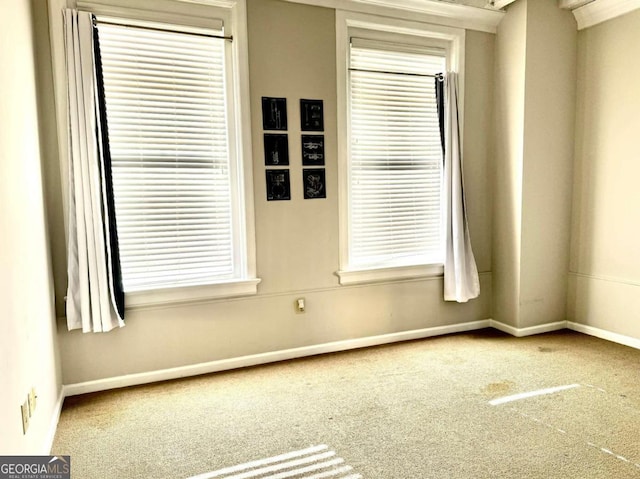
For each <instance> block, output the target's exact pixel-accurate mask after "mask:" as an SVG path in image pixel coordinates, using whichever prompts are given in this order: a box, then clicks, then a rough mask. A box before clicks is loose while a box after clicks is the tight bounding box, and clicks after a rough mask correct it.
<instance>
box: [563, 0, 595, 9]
mask: <svg viewBox="0 0 640 479" xmlns="http://www.w3.org/2000/svg"><path fill="white" fill-rule="evenodd" d="M594 1H595V0H558V7H560V8H562V9H563V10H573V9H574V8H578V7H581V6H583V5H585V4H587V3H591V2H594Z"/></svg>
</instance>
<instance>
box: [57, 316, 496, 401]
mask: <svg viewBox="0 0 640 479" xmlns="http://www.w3.org/2000/svg"><path fill="white" fill-rule="evenodd" d="M490 322H491V320H489V319H484V320H479V321H472V322H468V323H461V324H453V325H449V326H436V327H432V328H424V329H415V330H411V331H402V332H399V333H391V334H382V335H378V336H369V337H365V338H357V339H347V340H343V341H334V342H331V343H324V344H317V345H313V346H303V347H300V348H293V349H284V350H281V351H273V352H269V353H261V354H253V355H249V356H241V357H238V358H230V359H220V360H217V361H210V362H206V363H199V364H191V365H188V366H181V367H177V368H170V369H161V370H158V371H149V372H145V373H138V374H127V375H125V376H117V377H113V378H107V379H99V380H96V381H87V382H83V383H76V384H67V385H65V386H64V396H65V397H68V396H76V395H78V394H86V393H91V392H97V391H106V390H109V389H117V388H123V387H128V386H137V385H141V384H148V383H153V382H157V381H166V380H169V379H179V378H185V377H189V376H198V375H200V374H209V373H215V372H220V371H227V370H229V369H238V368H244V367H248V366H257V365H261V364H268V363H274V362H278V361H285V360H288V359H297V358H304V357H307V356H315V355H318V354H325V353H335V352H340V351H348V350H351V349H360V348H366V347H370V346H379V345H382V344H390V343H396V342H400V341H410V340H413V339H423V338H429V337H432V336H441V335H444V334H452V333H461V332H465V331H475V330H478V329H483V328H488V327H489V326H490Z"/></svg>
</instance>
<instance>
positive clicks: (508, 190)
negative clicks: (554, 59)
mask: <svg viewBox="0 0 640 479" xmlns="http://www.w3.org/2000/svg"><path fill="white" fill-rule="evenodd" d="M526 28H527V3H526V1H520V2H516V3H515V4H513V5H511V6H510V7H509V10H508V13H507V15H505V17H504V18H503V19H502V21H501V22H500V25H498V33H497V35H496V60H495V65H496V74H495V75H496V85H495V91H496V93H495V95H496V103H495V119H496V157H495V161H494V163H493V168H494V183H493V221H494V223H493V236H492V240H493V291H494V298H493V318H494V319H495V320H496V321H500V322H501V323H505V324H508V325H511V326H514V327H517V326H518V318H519V308H518V305H519V300H520V231H521V224H522V208H521V207H522V162H523V155H524V145H523V143H524V136H523V131H524V88H525V60H526V39H527V37H526Z"/></svg>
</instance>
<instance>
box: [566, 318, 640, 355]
mask: <svg viewBox="0 0 640 479" xmlns="http://www.w3.org/2000/svg"><path fill="white" fill-rule="evenodd" d="M567 328H568V329H571V330H573V331H578V332H579V333H584V334H588V335H589V336H595V337H596V338H600V339H606V340H607V341H611V342H614V343H618V344H623V345H625V346H629V347H632V348H635V349H640V339H638V338H633V337H631V336H625V335H624V334H618V333H612V332H611V331H607V330H606V329H600V328H596V327H593V326H587V325H586V324H580V323H574V322H572V321H567Z"/></svg>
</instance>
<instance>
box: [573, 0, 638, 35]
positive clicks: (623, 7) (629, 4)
mask: <svg viewBox="0 0 640 479" xmlns="http://www.w3.org/2000/svg"><path fill="white" fill-rule="evenodd" d="M638 8H640V0H594V1H593V2H591V3H587V4H586V5H584V6H582V7H579V8H576V9H574V10H573V15H574V16H575V17H576V21H577V22H578V30H582V29H584V28H589V27H592V26H594V25H597V24H599V23H602V22H606V21H607V20H611V19H612V18H615V17H619V16H620V15H624V14H625V13H629V12H632V11H633V10H636V9H638Z"/></svg>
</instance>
